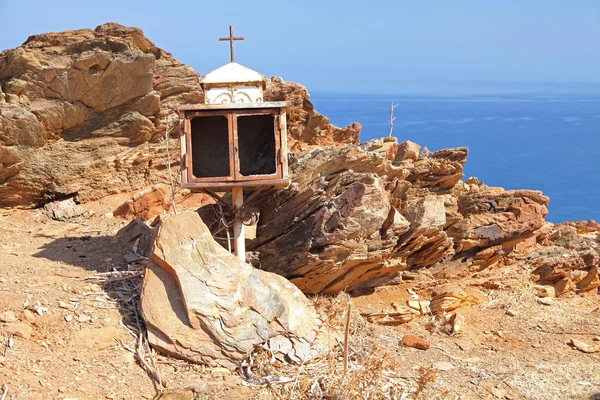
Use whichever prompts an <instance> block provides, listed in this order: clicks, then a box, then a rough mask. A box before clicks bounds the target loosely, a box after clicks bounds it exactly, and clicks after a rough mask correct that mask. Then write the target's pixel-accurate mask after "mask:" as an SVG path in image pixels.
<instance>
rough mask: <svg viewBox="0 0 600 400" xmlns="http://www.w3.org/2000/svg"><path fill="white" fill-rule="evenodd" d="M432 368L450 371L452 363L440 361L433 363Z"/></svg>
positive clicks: (452, 366)
mask: <svg viewBox="0 0 600 400" xmlns="http://www.w3.org/2000/svg"><path fill="white" fill-rule="evenodd" d="M433 368H435V369H437V370H438V371H450V370H452V369H454V365H452V364H450V363H449V362H446V361H440V362H436V363H435V364H433Z"/></svg>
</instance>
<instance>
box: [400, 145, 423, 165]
mask: <svg viewBox="0 0 600 400" xmlns="http://www.w3.org/2000/svg"><path fill="white" fill-rule="evenodd" d="M420 151H421V146H419V145H418V144H416V143H414V142H411V141H410V140H407V141H406V142H402V143H400V144H399V145H398V151H397V152H396V157H395V158H394V162H395V163H399V162H401V161H404V160H413V161H416V160H417V159H418V158H419V152H420Z"/></svg>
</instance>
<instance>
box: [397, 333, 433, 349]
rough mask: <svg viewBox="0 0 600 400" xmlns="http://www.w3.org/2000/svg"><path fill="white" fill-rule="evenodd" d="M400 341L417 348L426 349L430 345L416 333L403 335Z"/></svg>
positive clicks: (404, 344)
mask: <svg viewBox="0 0 600 400" xmlns="http://www.w3.org/2000/svg"><path fill="white" fill-rule="evenodd" d="M400 343H401V344H402V345H403V346H406V347H414V348H415V349H419V350H427V349H429V348H430V347H431V345H430V344H429V342H428V341H427V340H425V339H423V338H420V337H418V336H416V335H404V337H403V338H402V341H401V342H400Z"/></svg>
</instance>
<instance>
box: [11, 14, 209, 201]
mask: <svg viewBox="0 0 600 400" xmlns="http://www.w3.org/2000/svg"><path fill="white" fill-rule="evenodd" d="M66 76H68V78H69V79H66V78H65V79H63V78H64V77H66ZM0 80H1V81H2V82H3V83H4V82H6V83H5V84H3V86H4V87H6V88H9V92H8V94H9V96H10V98H11V99H12V98H15V99H16V101H14V102H13V101H11V102H10V103H0V182H2V184H0V204H5V205H12V206H34V205H37V204H40V203H45V202H47V201H48V200H53V199H54V198H60V197H62V196H65V195H70V194H74V193H77V196H78V199H79V200H80V201H87V200H91V199H96V198H99V197H102V196H105V195H107V194H112V193H116V192H119V191H127V190H135V189H138V188H141V187H143V186H145V185H146V184H147V179H146V177H147V176H148V174H149V173H150V174H152V176H153V179H155V180H160V179H165V180H166V173H167V172H166V171H167V169H166V168H165V166H166V161H164V160H165V159H166V157H165V149H164V143H161V138H163V136H164V134H165V117H167V116H170V117H171V121H174V120H175V119H176V114H175V112H174V111H173V108H174V106H175V105H176V104H181V103H188V102H200V101H201V99H202V90H201V88H200V83H199V75H198V73H197V72H195V71H194V70H193V69H192V68H190V67H188V66H186V65H184V64H182V63H180V62H179V61H177V60H175V59H174V58H173V56H172V55H171V54H169V53H167V52H165V51H163V50H161V49H158V48H157V47H156V46H154V45H153V44H152V42H150V41H149V40H148V39H146V38H145V37H144V35H143V32H142V31H141V30H140V29H138V28H128V27H124V26H122V25H119V24H115V23H108V24H103V25H101V26H99V27H97V28H96V29H95V30H93V31H92V30H90V29H80V30H76V31H67V32H59V33H47V34H41V35H34V36H32V37H30V38H29V39H28V40H27V41H26V42H25V43H24V44H23V45H22V46H20V47H18V48H16V49H11V50H7V51H5V52H3V53H2V55H0ZM106 93H110V94H111V95H110V96H106V95H105V94H106ZM168 124H169V125H172V124H173V122H168ZM171 141H172V144H173V148H176V143H177V139H176V138H175V137H173V138H172V139H171ZM175 163H177V161H174V164H175ZM150 170H151V172H150Z"/></svg>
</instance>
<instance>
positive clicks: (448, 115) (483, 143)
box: [311, 92, 600, 223]
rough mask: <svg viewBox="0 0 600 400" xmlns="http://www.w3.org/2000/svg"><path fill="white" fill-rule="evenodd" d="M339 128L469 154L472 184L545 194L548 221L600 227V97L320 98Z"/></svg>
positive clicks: (317, 105)
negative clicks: (594, 223)
mask: <svg viewBox="0 0 600 400" xmlns="http://www.w3.org/2000/svg"><path fill="white" fill-rule="evenodd" d="M311 100H312V101H313V103H314V105H315V108H316V109H317V110H318V111H319V112H320V113H322V114H323V115H326V116H328V117H329V118H330V119H331V122H332V123H333V124H334V125H337V126H341V127H343V126H347V125H349V124H351V123H353V122H359V123H360V124H362V126H363V129H362V133H361V137H360V139H361V141H363V142H364V141H367V140H370V139H373V138H377V137H384V136H388V135H389V132H390V124H389V122H388V120H389V118H390V114H389V110H390V108H391V104H392V103H394V104H397V107H396V108H395V110H394V116H395V117H396V120H395V122H394V128H393V133H392V134H393V136H395V137H396V138H398V140H399V141H404V140H411V141H413V142H416V143H418V144H420V145H421V146H426V147H427V148H428V149H429V150H430V151H436V150H440V149H445V148H451V147H468V148H469V156H468V158H467V164H466V167H465V179H466V178H468V177H477V178H479V180H481V181H483V182H485V183H486V184H487V185H488V186H501V187H503V188H505V189H535V190H541V191H542V192H543V193H544V194H545V195H546V196H548V197H550V207H549V215H548V217H547V220H548V221H551V222H554V223H559V222H563V221H576V220H590V219H593V220H596V221H600V206H599V204H600V203H599V200H600V171H599V169H600V92H598V93H558V94H553V93H525V94H514V93H503V94H491V95H490V94H469V95H434V94H425V95H423V94H417V95H407V94H402V95H393V94H358V93H357V94H352V93H342V94H341V93H312V96H311Z"/></svg>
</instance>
